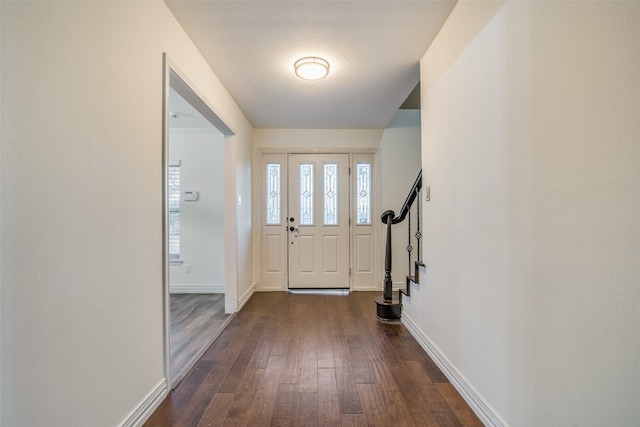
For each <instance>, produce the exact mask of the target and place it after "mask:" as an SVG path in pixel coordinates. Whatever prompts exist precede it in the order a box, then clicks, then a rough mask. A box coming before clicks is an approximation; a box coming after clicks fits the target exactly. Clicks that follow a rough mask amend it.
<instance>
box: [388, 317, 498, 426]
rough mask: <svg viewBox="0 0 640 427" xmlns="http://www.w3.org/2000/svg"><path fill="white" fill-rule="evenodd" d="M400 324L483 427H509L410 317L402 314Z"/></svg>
mask: <svg viewBox="0 0 640 427" xmlns="http://www.w3.org/2000/svg"><path fill="white" fill-rule="evenodd" d="M401 320H402V324H403V325H404V326H405V327H406V328H407V329H408V330H409V332H410V333H411V335H413V337H414V338H415V339H416V341H418V343H419V344H420V346H421V347H422V348H423V350H424V351H425V352H426V353H427V354H428V355H429V357H431V359H433V361H434V362H435V363H436V365H438V368H440V370H441V371H442V372H443V373H444V375H445V376H446V377H447V378H448V379H449V381H451V384H452V385H453V386H454V387H455V389H456V390H458V393H460V395H461V396H462V398H463V399H464V400H465V402H467V404H468V405H469V406H470V407H471V409H472V410H473V412H475V414H476V415H477V416H478V418H480V420H481V421H482V422H483V424H484V425H485V426H488V427H509V425H508V424H507V423H506V422H505V421H504V420H503V419H502V418H501V417H500V416H499V415H498V413H497V412H496V411H495V410H494V409H493V408H492V407H491V405H489V404H488V403H487V402H486V401H485V400H484V399H483V398H482V396H480V394H478V392H477V391H476V390H475V389H474V388H473V386H472V385H471V384H470V383H469V381H467V379H466V378H465V377H464V376H463V375H462V374H461V373H460V371H458V369H456V367H455V366H454V365H453V364H452V363H451V362H450V361H449V359H447V357H446V356H445V355H444V353H442V351H441V350H440V348H438V346H437V345H435V344H434V343H433V342H432V341H431V340H430V339H429V337H427V335H426V334H425V333H424V332H423V331H422V330H421V329H420V328H419V327H418V325H417V324H416V322H414V321H413V319H412V318H411V316H409V315H408V314H406V313H405V312H403V313H402V319H401Z"/></svg>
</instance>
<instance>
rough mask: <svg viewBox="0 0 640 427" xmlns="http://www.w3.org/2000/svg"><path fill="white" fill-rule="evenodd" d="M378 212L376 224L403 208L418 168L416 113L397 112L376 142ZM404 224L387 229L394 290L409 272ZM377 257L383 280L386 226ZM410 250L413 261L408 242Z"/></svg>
mask: <svg viewBox="0 0 640 427" xmlns="http://www.w3.org/2000/svg"><path fill="white" fill-rule="evenodd" d="M379 158H380V162H379V164H380V198H381V201H380V212H376V213H375V215H374V216H375V218H374V219H375V220H376V221H377V222H378V223H381V221H380V215H381V214H382V212H385V211H387V210H392V211H394V212H395V213H396V216H399V215H400V209H401V208H402V205H403V204H404V201H405V199H406V198H407V195H408V194H409V190H410V189H411V186H412V185H413V183H414V182H415V180H416V177H417V176H418V172H419V171H420V168H421V167H422V164H421V157H420V110H398V111H397V112H396V114H395V115H394V117H393V119H392V120H391V122H390V123H389V125H388V126H387V128H386V129H385V130H384V132H383V134H382V139H381V141H380V151H379ZM411 221H412V225H411V227H412V235H413V234H414V233H415V227H416V223H415V221H416V217H415V207H414V208H412V218H411ZM407 224H408V219H405V220H404V221H403V222H402V223H400V224H396V225H394V226H393V227H392V228H391V236H392V238H391V240H392V247H391V249H392V254H393V257H392V267H391V271H392V279H393V283H394V284H395V285H396V286H401V287H404V286H405V283H406V279H405V278H406V276H407V274H413V267H412V270H411V271H409V262H408V258H407V242H408V236H407V233H408V231H407ZM380 230H381V232H380V233H379V236H380V239H379V240H380V248H381V257H380V258H379V260H378V262H379V263H380V266H381V270H382V275H383V276H382V277H383V278H384V253H385V245H386V239H387V233H386V226H385V225H383V226H382V228H381V229H380ZM412 247H413V249H414V251H413V253H412V261H416V254H417V246H416V244H415V240H413V241H412Z"/></svg>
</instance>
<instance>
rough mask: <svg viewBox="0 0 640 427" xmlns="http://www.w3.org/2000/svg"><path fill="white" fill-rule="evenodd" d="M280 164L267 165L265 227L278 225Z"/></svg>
mask: <svg viewBox="0 0 640 427" xmlns="http://www.w3.org/2000/svg"><path fill="white" fill-rule="evenodd" d="M280 197H281V191H280V163H267V200H266V202H267V206H266V212H267V218H266V221H267V225H279V224H280Z"/></svg>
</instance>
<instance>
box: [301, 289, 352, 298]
mask: <svg viewBox="0 0 640 427" xmlns="http://www.w3.org/2000/svg"><path fill="white" fill-rule="evenodd" d="M289 293H290V294H300V295H341V296H348V295H349V289H322V288H309V289H291V288H289Z"/></svg>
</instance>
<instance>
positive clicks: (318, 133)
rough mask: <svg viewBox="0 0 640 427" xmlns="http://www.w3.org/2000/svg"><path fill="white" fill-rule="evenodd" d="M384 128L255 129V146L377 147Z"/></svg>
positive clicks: (311, 147) (300, 147)
mask: <svg viewBox="0 0 640 427" xmlns="http://www.w3.org/2000/svg"><path fill="white" fill-rule="evenodd" d="M382 132H383V130H382V129H254V130H253V146H254V147H255V148H298V149H306V150H313V149H326V148H343V149H345V148H375V149H377V148H378V147H379V146H380V139H381V138H382Z"/></svg>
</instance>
